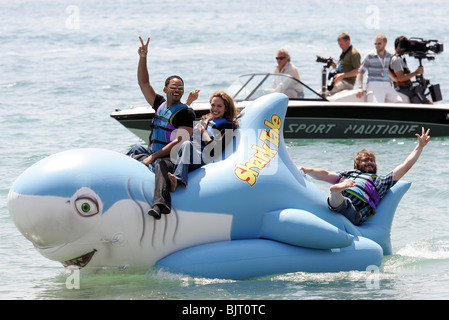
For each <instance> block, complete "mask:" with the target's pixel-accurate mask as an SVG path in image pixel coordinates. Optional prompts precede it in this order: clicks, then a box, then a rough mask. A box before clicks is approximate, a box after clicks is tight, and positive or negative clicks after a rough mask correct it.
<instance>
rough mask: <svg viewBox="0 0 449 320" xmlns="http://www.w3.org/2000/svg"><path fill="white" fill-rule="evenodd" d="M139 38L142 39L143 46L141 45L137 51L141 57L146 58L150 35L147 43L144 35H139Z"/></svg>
mask: <svg viewBox="0 0 449 320" xmlns="http://www.w3.org/2000/svg"><path fill="white" fill-rule="evenodd" d="M139 39H140V43H141V44H142V46H140V47H139V49H138V50H137V52H138V53H139V56H140V57H141V58H145V57H146V56H147V53H148V43H150V37H148V40H147V43H145V44H144V43H143V40H142V37H140V36H139Z"/></svg>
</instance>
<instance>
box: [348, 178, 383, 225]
mask: <svg viewBox="0 0 449 320" xmlns="http://www.w3.org/2000/svg"><path fill="white" fill-rule="evenodd" d="M344 176H345V177H346V178H347V179H351V180H355V182H356V184H357V185H356V186H355V187H352V188H348V189H346V190H345V192H347V193H349V194H352V195H353V196H355V197H357V198H359V199H360V200H362V201H363V202H365V203H367V204H369V206H370V207H371V208H372V209H373V213H372V214H370V215H369V216H368V217H371V216H373V215H374V214H375V213H376V207H377V205H378V204H379V201H380V195H379V192H378V191H377V189H376V185H375V184H374V179H376V178H377V175H375V174H371V173H363V172H361V171H360V170H355V171H350V172H348V174H345V175H344Z"/></svg>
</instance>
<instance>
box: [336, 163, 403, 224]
mask: <svg viewBox="0 0 449 320" xmlns="http://www.w3.org/2000/svg"><path fill="white" fill-rule="evenodd" d="M351 171H354V170H348V171H339V172H337V174H338V175H339V176H340V179H345V178H346V177H345V175H346V174H348V173H349V172H351ZM373 180H374V185H375V186H376V189H377V191H378V192H379V195H380V199H382V198H383V197H384V196H385V194H386V193H387V191H388V190H390V188H391V187H392V186H394V185H395V184H396V181H393V171H391V172H390V173H388V174H386V175H384V176H377V178H375V179H373ZM344 196H345V197H346V198H348V199H350V200H351V202H352V204H353V205H354V207H355V208H356V209H357V210H359V211H360V213H361V214H362V217H363V220H365V218H366V217H367V216H369V215H370V214H371V213H372V209H371V207H370V205H369V204H368V203H366V202H363V201H362V200H360V199H359V198H357V197H356V196H354V195H352V194H350V193H348V192H345V193H344Z"/></svg>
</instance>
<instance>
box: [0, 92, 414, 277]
mask: <svg viewBox="0 0 449 320" xmlns="http://www.w3.org/2000/svg"><path fill="white" fill-rule="evenodd" d="M287 102H288V99H287V97H286V96H285V95H282V94H271V95H268V96H264V97H262V98H260V99H258V100H256V101H255V102H253V103H252V104H251V105H249V106H248V107H247V108H246V109H245V115H244V116H243V117H242V118H241V125H240V128H239V129H238V130H237V135H236V139H235V142H236V144H235V150H236V151H235V152H234V153H233V154H232V155H230V156H228V157H227V158H226V159H225V160H223V161H220V162H217V163H213V164H209V165H206V166H204V167H202V168H200V169H197V170H195V171H193V172H191V173H190V174H189V185H188V187H187V188H183V187H178V189H177V190H176V192H174V193H172V212H171V213H170V214H168V215H162V218H161V219H160V220H155V219H154V218H153V217H151V216H149V215H148V214H147V213H146V212H147V211H148V209H149V208H150V207H151V204H152V202H153V190H154V174H153V173H151V172H150V171H149V170H148V168H147V167H145V166H144V165H142V164H141V163H140V162H138V161H136V160H134V159H131V158H129V157H126V156H125V155H122V154H119V153H116V152H112V151H108V150H101V149H76V150H70V151H65V152H61V153H58V154H55V155H52V156H50V157H48V158H45V159H43V160H41V161H39V162H37V163H36V164H34V165H33V166H31V167H30V168H29V169H27V170H26V171H25V172H24V173H23V174H22V175H21V176H20V177H19V178H18V179H17V180H16V181H15V183H14V184H13V186H12V187H11V190H10V192H9V196H8V208H9V211H10V214H11V216H12V218H13V220H14V223H15V224H16V226H17V228H18V229H19V230H20V232H21V233H22V234H23V235H24V236H25V237H26V238H27V239H28V240H30V241H31V242H32V243H33V244H34V246H35V247H36V249H37V250H38V251H39V252H40V253H41V254H42V255H43V256H45V257H47V258H49V259H51V260H55V261H60V262H61V263H62V264H63V265H65V266H76V267H79V268H82V269H83V270H87V271H97V270H101V269H107V270H111V269H114V270H116V269H118V270H122V271H124V272H146V271H147V270H148V269H149V268H151V267H152V266H154V265H158V266H160V267H163V268H165V269H167V270H170V271H173V272H183V273H186V274H190V275H193V276H204V277H210V278H228V279H247V278H252V277H258V276H264V275H270V274H279V273H287V272H297V271H305V272H339V271H349V270H366V269H367V268H368V267H370V266H380V264H381V263H382V257H383V255H388V254H391V251H392V250H391V244H390V230H391V224H392V220H393V216H394V212H395V210H396V207H397V205H398V203H399V201H400V199H401V198H402V196H403V195H404V193H405V192H406V191H407V190H408V188H409V187H410V183H406V182H399V183H397V184H396V185H395V186H394V187H393V188H392V189H391V190H390V191H389V192H388V194H387V195H386V196H385V198H384V199H383V200H382V201H381V203H380V205H379V206H378V209H377V210H376V215H374V216H373V217H371V218H369V219H368V220H367V221H366V222H365V223H364V224H363V225H362V226H361V227H356V226H354V225H353V224H351V223H350V222H349V221H348V220H347V219H346V218H345V217H343V216H342V215H340V214H337V213H334V212H332V211H330V210H329V209H328V207H327V203H326V195H324V194H323V193H322V192H321V191H320V190H319V189H318V188H317V187H316V186H315V185H314V184H313V182H311V181H310V180H309V179H308V178H307V177H306V176H305V175H304V173H303V172H301V171H299V170H298V169H297V167H296V165H295V164H294V163H293V162H292V161H291V159H290V157H289V155H288V153H287V150H286V147H285V144H284V139H283V136H282V132H283V130H282V129H283V128H282V126H283V122H284V117H285V114H286V110H287Z"/></svg>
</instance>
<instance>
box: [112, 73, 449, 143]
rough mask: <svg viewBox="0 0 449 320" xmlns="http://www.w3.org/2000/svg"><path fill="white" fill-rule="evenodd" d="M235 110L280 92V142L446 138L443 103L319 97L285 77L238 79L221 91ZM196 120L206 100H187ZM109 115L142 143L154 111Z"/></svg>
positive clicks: (447, 110)
mask: <svg viewBox="0 0 449 320" xmlns="http://www.w3.org/2000/svg"><path fill="white" fill-rule="evenodd" d="M225 91H226V92H227V93H228V94H229V95H230V96H231V97H233V99H234V101H235V104H236V107H237V108H238V109H239V110H244V109H245V107H246V106H247V105H248V104H249V103H251V102H252V101H254V100H256V99H257V98H259V97H261V96H263V95H266V94H269V93H272V92H281V93H285V94H286V95H287V96H288V97H289V102H288V109H287V114H286V118H285V125H284V138H285V139H392V138H393V139H395V138H414V137H415V133H419V132H420V131H421V127H424V128H426V129H427V128H430V132H431V135H432V137H446V136H449V105H445V104H433V105H429V104H412V103H409V99H408V98H407V97H405V96H402V97H403V100H404V103H368V102H366V95H365V94H364V95H363V97H361V98H358V97H357V96H356V93H357V90H345V91H341V92H338V93H336V94H334V95H331V96H324V95H320V94H319V93H317V92H316V91H314V90H313V89H311V88H310V87H309V86H307V85H306V84H304V83H303V82H301V81H299V80H297V79H295V78H293V77H291V76H289V75H286V74H276V73H251V74H245V75H241V76H240V77H238V78H237V79H236V80H235V81H234V82H233V83H232V84H231V86H230V87H229V88H228V89H226V90H225ZM192 108H193V109H194V110H195V113H196V116H197V119H198V120H199V119H200V118H201V117H202V116H203V115H205V114H207V113H209V111H210V105H209V102H208V101H204V102H193V103H192ZM111 117H113V118H114V119H116V120H117V121H119V122H120V123H121V124H122V125H123V126H125V127H126V128H127V129H128V130H130V131H131V132H133V133H134V134H135V135H136V136H138V137H139V138H141V139H142V140H144V141H146V142H148V137H149V134H150V122H151V120H152V119H153V117H154V110H153V108H152V107H151V106H149V105H134V106H130V107H129V108H127V109H125V110H118V109H116V110H115V111H114V112H112V113H111Z"/></svg>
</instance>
